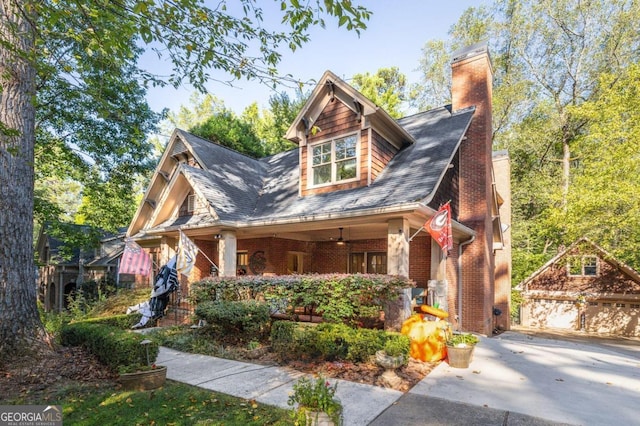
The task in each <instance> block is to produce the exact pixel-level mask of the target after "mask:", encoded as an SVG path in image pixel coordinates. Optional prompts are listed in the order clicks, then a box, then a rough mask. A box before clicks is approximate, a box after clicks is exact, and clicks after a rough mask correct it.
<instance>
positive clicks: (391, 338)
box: [383, 333, 411, 359]
mask: <svg viewBox="0 0 640 426" xmlns="http://www.w3.org/2000/svg"><path fill="white" fill-rule="evenodd" d="M410 346H411V342H410V340H409V337H408V336H405V335H404V334H398V333H389V334H388V335H387V341H386V342H385V343H384V347H383V349H384V351H385V352H386V353H387V355H389V356H400V355H404V357H405V359H408V357H409V349H410Z"/></svg>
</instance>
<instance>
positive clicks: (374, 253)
mask: <svg viewBox="0 0 640 426" xmlns="http://www.w3.org/2000/svg"><path fill="white" fill-rule="evenodd" d="M353 255H362V261H363V263H364V272H362V273H363V274H374V273H375V272H368V267H369V256H378V255H384V258H385V262H384V270H385V271H387V272H388V268H389V254H388V253H387V252H386V251H382V250H372V251H354V252H353V253H349V261H348V265H347V266H348V268H347V269H348V271H349V273H350V274H353V273H354V271H353V270H352V269H353V268H352V267H351V262H352V256H353ZM387 272H385V274H386V273H387ZM385 274H382V275H385Z"/></svg>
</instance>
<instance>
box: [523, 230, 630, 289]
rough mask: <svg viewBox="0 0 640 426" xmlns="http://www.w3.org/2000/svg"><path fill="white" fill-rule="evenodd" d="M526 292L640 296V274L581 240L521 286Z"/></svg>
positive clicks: (587, 241) (583, 239) (597, 247)
mask: <svg viewBox="0 0 640 426" xmlns="http://www.w3.org/2000/svg"><path fill="white" fill-rule="evenodd" d="M519 287H521V288H522V289H523V290H524V292H525V293H530V294H531V293H539V294H547V295H552V294H557V295H560V294H572V295H577V294H589V295H599V296H600V297H603V296H605V297H613V296H614V295H640V275H638V273H637V272H635V271H634V270H633V269H631V268H629V267H628V266H626V265H624V264H622V263H620V262H618V261H617V260H616V259H615V258H614V257H613V256H611V255H610V254H609V253H607V252H606V251H605V250H604V249H602V248H600V247H599V246H597V245H596V244H594V243H592V242H591V241H589V240H588V239H586V238H582V239H580V240H578V241H577V242H575V243H574V244H572V245H571V246H570V247H569V248H568V249H566V250H565V251H563V252H561V253H559V254H558V255H557V256H556V257H554V258H553V259H551V260H550V261H549V262H547V263H546V264H545V265H544V266H543V267H542V268H540V269H539V270H538V271H536V272H535V273H534V274H533V275H532V276H530V277H529V278H527V279H526V280H525V281H523V283H522V284H520V286H519Z"/></svg>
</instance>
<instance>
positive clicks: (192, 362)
mask: <svg viewBox="0 0 640 426" xmlns="http://www.w3.org/2000/svg"><path fill="white" fill-rule="evenodd" d="M156 364H161V365H166V366H167V378H169V379H171V380H175V381H178V382H182V383H187V384H190V385H193V386H198V387H201V388H204V389H210V390H213V391H216V392H222V393H226V394H229V395H233V396H237V397H240V398H245V399H254V400H256V401H258V402H261V403H264V404H269V405H275V406H278V407H281V408H286V409H289V408H291V407H289V406H288V405H287V399H288V398H289V394H290V393H291V392H292V391H293V384H294V383H295V382H296V381H297V380H298V379H299V378H300V377H303V376H304V374H303V373H300V372H298V371H295V370H292V369H289V368H283V367H271V366H264V365H258V364H250V363H246V362H240V361H231V360H228V359H222V358H215V357H211V356H206V355H194V354H188V353H184V352H178V351H175V350H173V349H168V348H164V347H161V348H160V354H159V355H158V359H157V360H156ZM330 381H331V383H332V384H333V383H335V382H336V380H333V379H330ZM337 382H338V390H337V392H336V395H337V397H338V398H339V399H340V401H341V402H342V405H343V409H344V424H345V425H353V426H358V425H362V426H366V425H368V424H370V423H371V422H372V421H373V419H375V418H376V417H378V415H380V413H382V411H384V410H385V409H386V408H387V407H389V406H390V405H391V404H393V403H394V402H395V401H397V400H398V398H400V397H401V396H402V392H399V391H395V390H391V389H385V388H381V387H378V386H370V385H364V384H361V383H354V382H349V381H347V380H337Z"/></svg>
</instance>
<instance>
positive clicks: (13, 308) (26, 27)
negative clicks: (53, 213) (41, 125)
mask: <svg viewBox="0 0 640 426" xmlns="http://www.w3.org/2000/svg"><path fill="white" fill-rule="evenodd" d="M33 22H35V16H34V4H32V3H31V2H18V1H15V0H0V40H2V42H3V43H0V357H4V356H8V355H12V354H16V353H24V352H26V351H29V350H32V349H35V350H38V349H39V348H42V347H43V345H42V344H43V343H44V342H45V339H46V333H45V332H44V328H43V327H42V323H41V321H40V318H39V316H38V309H37V305H36V298H37V294H36V290H37V286H36V281H35V265H34V260H33V179H34V170H33V161H34V158H33V150H34V142H35V135H34V133H35V131H34V128H35V107H34V99H35V83H36V71H35V66H34V54H35V51H34V38H35V28H33V26H32V25H31V23H33Z"/></svg>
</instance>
